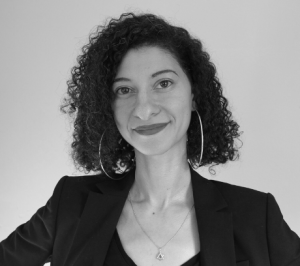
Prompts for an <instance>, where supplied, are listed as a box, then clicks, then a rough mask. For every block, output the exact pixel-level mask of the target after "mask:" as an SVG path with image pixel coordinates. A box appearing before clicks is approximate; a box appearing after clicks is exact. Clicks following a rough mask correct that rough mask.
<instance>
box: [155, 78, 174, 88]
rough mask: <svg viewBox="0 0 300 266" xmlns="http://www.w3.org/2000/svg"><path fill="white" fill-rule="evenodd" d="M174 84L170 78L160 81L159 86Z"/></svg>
mask: <svg viewBox="0 0 300 266" xmlns="http://www.w3.org/2000/svg"><path fill="white" fill-rule="evenodd" d="M171 85H172V82H171V81H170V80H162V81H160V82H159V83H158V87H160V88H162V89H165V88H168V87H169V86H171Z"/></svg>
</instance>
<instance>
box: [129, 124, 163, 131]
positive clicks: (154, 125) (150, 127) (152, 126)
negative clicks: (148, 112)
mask: <svg viewBox="0 0 300 266" xmlns="http://www.w3.org/2000/svg"><path fill="white" fill-rule="evenodd" d="M167 124H168V123H158V124H151V125H148V126H140V127H136V128H135V129H134V130H139V131H140V130H149V129H155V128H159V127H162V126H165V125H167Z"/></svg>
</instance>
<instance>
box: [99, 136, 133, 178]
mask: <svg viewBox="0 0 300 266" xmlns="http://www.w3.org/2000/svg"><path fill="white" fill-rule="evenodd" d="M105 131H106V130H104V132H103V134H102V136H101V138H100V142H99V163H100V167H101V169H102V171H103V172H104V173H105V175H106V176H107V177H109V178H110V179H112V180H120V179H123V178H124V177H125V176H126V175H127V174H128V172H129V170H130V169H131V167H132V165H133V164H134V162H133V163H132V165H131V166H130V167H129V168H126V169H125V171H126V170H127V169H129V170H128V171H127V173H126V174H125V175H124V176H122V175H121V174H119V175H120V177H118V178H114V177H111V176H110V175H109V174H108V173H107V172H106V171H105V170H104V167H103V164H102V161H101V146H102V139H103V136H104V133H105ZM134 160H135V158H134V159H133V161H134ZM125 171H124V172H125ZM124 172H123V173H124Z"/></svg>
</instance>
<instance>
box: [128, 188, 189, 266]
mask: <svg viewBox="0 0 300 266" xmlns="http://www.w3.org/2000/svg"><path fill="white" fill-rule="evenodd" d="M128 199H129V202H130V205H131V208H132V212H133V215H134V218H135V220H136V221H137V223H138V225H139V226H140V228H141V229H142V231H143V232H144V234H145V235H146V236H147V237H148V238H149V240H150V241H151V242H152V243H153V244H154V245H155V246H156V247H157V248H158V254H157V255H156V258H157V259H158V260H163V259H164V258H165V255H164V254H163V253H162V249H163V248H164V247H165V246H166V245H167V244H168V243H169V242H170V241H171V240H172V239H173V238H174V237H175V236H176V235H177V233H178V232H179V230H180V229H181V227H182V226H183V224H184V222H185V221H186V219H187V217H188V216H189V214H190V212H191V211H192V209H193V207H194V204H193V205H192V207H191V208H190V210H189V212H188V213H187V215H186V216H185V218H184V220H183V222H182V224H181V225H180V227H179V228H178V230H177V231H176V233H175V234H174V235H173V236H172V237H171V238H170V239H169V240H168V241H167V243H165V244H164V245H163V246H158V245H157V244H156V243H155V242H154V241H153V239H152V238H151V237H150V236H149V235H148V234H147V232H146V231H145V230H144V228H143V227H142V225H141V224H140V222H139V220H138V218H137V216H136V213H135V211H134V208H133V204H132V201H131V196H130V191H129V197H128Z"/></svg>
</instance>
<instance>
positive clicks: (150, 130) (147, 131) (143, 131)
mask: <svg viewBox="0 0 300 266" xmlns="http://www.w3.org/2000/svg"><path fill="white" fill-rule="evenodd" d="M168 124H169V123H161V124H153V125H149V126H143V127H138V128H136V129H134V131H135V132H137V133H138V134H140V135H154V134H157V133H158V132H160V131H162V130H163V129H164V128H165V127H166V126H167V125H168Z"/></svg>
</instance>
